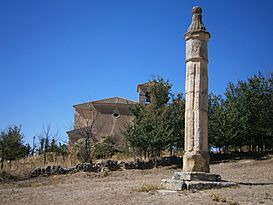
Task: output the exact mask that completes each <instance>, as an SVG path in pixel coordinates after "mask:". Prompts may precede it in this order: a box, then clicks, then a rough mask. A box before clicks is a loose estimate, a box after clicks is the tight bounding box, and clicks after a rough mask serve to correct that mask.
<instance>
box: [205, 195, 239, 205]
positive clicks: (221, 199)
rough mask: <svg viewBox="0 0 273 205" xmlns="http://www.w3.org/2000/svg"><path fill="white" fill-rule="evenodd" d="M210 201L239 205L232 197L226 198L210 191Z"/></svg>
mask: <svg viewBox="0 0 273 205" xmlns="http://www.w3.org/2000/svg"><path fill="white" fill-rule="evenodd" d="M210 197H211V198H212V201H216V202H222V203H227V204H228V205H239V203H238V202H237V201H235V200H233V199H227V198H226V197H223V196H221V195H220V194H216V193H212V194H210Z"/></svg>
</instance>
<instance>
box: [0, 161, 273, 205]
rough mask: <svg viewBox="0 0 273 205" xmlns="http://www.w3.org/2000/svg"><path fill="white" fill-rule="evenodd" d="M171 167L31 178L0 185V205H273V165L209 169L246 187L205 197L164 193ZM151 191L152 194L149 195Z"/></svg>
mask: <svg viewBox="0 0 273 205" xmlns="http://www.w3.org/2000/svg"><path fill="white" fill-rule="evenodd" d="M174 171H180V170H175V169H172V168H170V167H164V168H158V169H150V170H126V171H115V172H109V173H108V174H107V173H84V172H79V173H76V174H68V175H58V176H51V177H39V178H32V179H28V180H24V181H17V182H9V183H1V184H0V204H1V205H5V204H9V205H13V204H20V205H22V204H28V205H37V204H38V205H45V204H58V205H62V204H80V205H88V204H92V205H96V204H105V205H106V204H107V205H108V204H111V205H115V204H137V205H140V204H149V205H163V204H170V205H172V204H176V205H177V204H217V205H218V204H229V205H236V204H273V159H272V158H271V159H267V160H237V161H232V162H226V163H218V164H213V165H211V172H212V173H217V174H220V175H221V176H222V179H223V180H228V181H234V182H241V183H247V185H243V184H240V185H239V186H238V187H233V188H222V189H212V190H203V191H197V192H192V191H180V192H162V191H156V190H154V189H160V180H161V179H163V178H170V177H171V175H172V173H173V172H174ZM145 190H148V191H145Z"/></svg>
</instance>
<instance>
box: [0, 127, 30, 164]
mask: <svg viewBox="0 0 273 205" xmlns="http://www.w3.org/2000/svg"><path fill="white" fill-rule="evenodd" d="M23 136H24V135H23V133H22V131H21V127H18V126H16V125H13V126H9V127H8V128H7V129H6V130H4V131H1V134H0V156H1V169H3V162H4V160H9V162H10V166H11V161H12V160H15V159H19V158H21V157H25V156H28V155H29V153H30V146H29V145H24V144H23Z"/></svg>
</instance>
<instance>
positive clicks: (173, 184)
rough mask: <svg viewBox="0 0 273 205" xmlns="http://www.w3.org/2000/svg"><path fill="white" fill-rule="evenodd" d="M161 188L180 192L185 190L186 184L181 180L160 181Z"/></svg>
mask: <svg viewBox="0 0 273 205" xmlns="http://www.w3.org/2000/svg"><path fill="white" fill-rule="evenodd" d="M161 186H162V187H164V188H165V189H168V190H175V191H181V190H183V189H185V188H186V184H185V183H184V181H181V180H174V179H162V180H161Z"/></svg>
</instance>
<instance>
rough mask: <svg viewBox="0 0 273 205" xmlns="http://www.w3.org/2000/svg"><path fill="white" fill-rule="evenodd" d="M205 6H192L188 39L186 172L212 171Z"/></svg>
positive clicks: (184, 158) (184, 162) (207, 33)
mask: <svg viewBox="0 0 273 205" xmlns="http://www.w3.org/2000/svg"><path fill="white" fill-rule="evenodd" d="M201 13H202V9H201V8H200V7H198V6H195V7H193V9H192V23H191V25H190V26H189V28H188V31H187V33H186V34H185V40H186V111H185V154H184V157H183V172H209V150H208V46H207V44H208V40H209V38H210V34H209V32H207V31H206V28H205V26H204V24H203V22H202V15H201Z"/></svg>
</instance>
